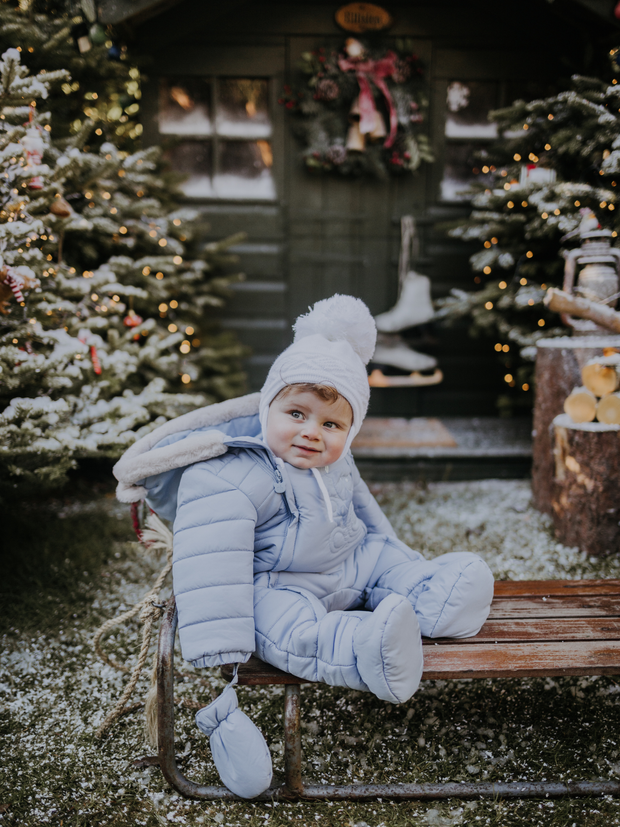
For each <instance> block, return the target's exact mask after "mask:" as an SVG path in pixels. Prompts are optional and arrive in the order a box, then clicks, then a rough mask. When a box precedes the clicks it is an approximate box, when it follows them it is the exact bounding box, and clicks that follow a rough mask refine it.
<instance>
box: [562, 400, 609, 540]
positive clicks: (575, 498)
mask: <svg viewBox="0 0 620 827" xmlns="http://www.w3.org/2000/svg"><path fill="white" fill-rule="evenodd" d="M553 431H554V461H555V462H554V465H555V476H554V480H553V488H552V495H551V509H552V516H553V523H554V526H555V533H556V536H557V537H558V539H559V540H561V541H562V542H563V543H565V544H566V545H568V546H578V547H579V548H580V549H581V550H582V551H585V552H587V553H588V554H590V555H594V556H601V555H606V554H611V553H612V552H617V551H620V486H619V485H618V476H619V474H620V425H606V424H605V423H603V422H583V423H580V424H576V423H575V422H573V420H572V419H571V418H570V417H569V416H568V415H567V414H561V415H560V416H557V417H556V418H555V419H554V420H553Z"/></svg>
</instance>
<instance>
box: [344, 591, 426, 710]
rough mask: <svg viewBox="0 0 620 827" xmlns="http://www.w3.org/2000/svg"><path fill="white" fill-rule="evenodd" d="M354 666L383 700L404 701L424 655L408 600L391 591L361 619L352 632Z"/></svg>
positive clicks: (416, 681) (413, 686)
mask: <svg viewBox="0 0 620 827" xmlns="http://www.w3.org/2000/svg"><path fill="white" fill-rule="evenodd" d="M353 651H354V653H355V658H356V665H357V670H358V672H359V673H360V676H361V678H362V680H363V681H364V683H365V684H366V686H367V687H368V688H369V689H370V691H371V692H372V693H373V694H374V695H376V696H377V698H381V700H383V701H390V702H391V703H397V704H399V703H403V702H404V701H407V700H409V698H410V697H411V696H412V695H413V693H414V692H415V691H416V689H417V688H418V685H419V683H420V679H421V677H422V668H423V662H424V659H423V655H422V638H421V637H420V627H419V625H418V620H417V618H416V616H415V612H414V611H413V607H412V606H411V603H410V602H409V601H408V600H407V598H406V597H403V596H402V595H400V594H391V595H389V596H388V597H386V598H385V599H384V600H382V601H381V603H379V605H378V606H377V608H376V609H375V610H374V612H372V613H371V614H369V615H368V617H367V618H365V619H364V620H362V622H361V623H360V624H359V626H358V627H357V629H356V630H355V633H354V635H353Z"/></svg>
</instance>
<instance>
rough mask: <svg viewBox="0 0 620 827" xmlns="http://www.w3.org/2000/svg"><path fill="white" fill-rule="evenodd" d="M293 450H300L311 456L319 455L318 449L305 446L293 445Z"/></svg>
mask: <svg viewBox="0 0 620 827" xmlns="http://www.w3.org/2000/svg"><path fill="white" fill-rule="evenodd" d="M293 448H298V449H299V450H300V451H307V452H308V453H309V454H318V453H319V449H318V448H307V447H306V446H305V445H293Z"/></svg>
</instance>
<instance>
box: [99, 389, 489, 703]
mask: <svg viewBox="0 0 620 827" xmlns="http://www.w3.org/2000/svg"><path fill="white" fill-rule="evenodd" d="M243 399H244V400H252V399H253V397H244V398H243ZM235 401H236V400H231V401H230V402H228V403H222V405H221V406H212V408H213V409H217V408H222V410H223V414H222V419H223V421H215V422H214V421H213V420H214V419H217V415H218V414H217V411H212V412H211V413H209V414H208V416H207V417H206V420H205V421H207V420H208V421H207V424H206V425H205V424H204V421H201V420H199V419H197V412H193V413H192V414H188V415H186V416H185V417H181V418H179V420H176V422H177V423H178V424H177V425H176V427H175V426H174V424H172V426H171V423H168V424H167V425H166V426H163V429H159V430H160V431H163V432H164V433H165V435H164V436H163V438H162V439H159V440H158V439H157V432H154V433H153V434H151V435H149V437H147V438H145V440H143V442H144V443H145V444H144V446H143V448H142V449H140V448H138V449H137V451H138V453H139V454H140V456H139V457H137V459H134V463H137V464H136V465H135V467H134V468H133V472H126V473H125V476H124V479H125V482H126V483H127V482H128V483H129V487H131V486H133V487H134V488H136V484H138V485H139V486H141V488H140V489H139V490H140V491H141V492H142V496H143V495H144V494H146V498H147V502H148V504H149V505H150V506H151V508H153V510H154V511H156V512H157V513H158V514H159V515H160V516H161V517H163V518H167V519H169V520H173V521H174V567H173V578H174V592H175V595H176V600H177V606H178V612H179V634H180V638H181V645H182V651H183V657H184V658H185V659H186V660H188V661H191V663H192V664H193V665H194V666H216V665H220V664H224V663H236V662H245V661H247V660H248V658H249V657H250V655H251V654H252V653H253V652H256V654H257V655H258V656H259V657H260V658H261V659H263V660H264V661H266V662H268V663H271V664H273V665H274V666H277V667H279V668H280V669H284V670H286V671H288V672H291V673H293V674H295V675H297V676H299V677H302V678H306V679H309V680H314V681H323V682H325V683H328V684H332V685H344V686H348V687H351V688H353V689H361V690H367V689H368V686H367V684H366V683H365V682H364V680H363V679H362V677H361V675H360V671H359V669H358V662H359V658H360V657H364V651H365V649H366V648H367V644H368V642H369V641H368V640H367V636H368V632H367V631H364V630H363V629H364V628H367V627H368V624H366V627H363V624H364V622H365V620H366V619H368V618H369V617H372V615H370V614H369V610H371V611H373V610H375V609H376V608H377V607H378V606H379V604H380V603H381V601H382V600H384V598H389V597H390V596H391V595H396V596H402V597H399V600H400V601H401V603H405V602H406V601H409V603H410V604H411V606H412V607H413V610H414V612H415V617H416V618H417V621H418V623H419V629H420V631H421V633H422V634H423V635H426V636H428V637H446V636H448V637H468V636H471V635H474V634H476V633H477V631H478V630H479V628H480V627H481V626H482V624H483V623H484V621H485V620H486V618H487V616H488V613H489V608H490V604H491V600H492V596H493V578H492V575H491V573H490V571H489V569H488V567H487V566H486V564H485V563H484V562H483V561H482V560H481V558H479V557H478V556H477V555H474V554H471V553H467V552H455V553H450V554H444V555H442V556H440V557H437V558H435V559H433V560H425V559H424V558H423V557H422V556H421V555H420V554H419V553H418V552H416V551H412V550H411V549H410V548H409V547H408V546H406V545H405V544H404V543H402V542H401V541H400V540H399V539H398V538H397V537H396V535H395V532H394V530H393V528H392V526H391V525H390V523H389V521H388V520H387V518H386V517H385V515H384V514H383V512H382V511H381V509H380V507H379V505H378V504H377V502H376V501H375V499H374V497H373V496H372V495H371V493H370V491H369V490H368V487H367V486H366V484H365V483H364V482H363V480H362V479H361V478H360V475H359V472H358V470H357V468H356V466H355V462H354V460H353V457H352V456H351V454H350V453H349V454H347V455H346V456H343V457H341V458H340V459H339V460H338V461H337V462H335V463H334V464H333V465H331V466H328V467H326V468H321V469H299V468H296V467H293V466H291V465H289V464H288V463H285V462H283V461H282V460H281V459H279V458H277V457H276V456H275V455H274V454H273V453H272V452H271V450H270V449H269V448H268V447H267V446H266V445H265V444H264V442H263V441H262V439H261V437H260V424H259V422H258V416H257V415H256V414H252V415H241V416H235V405H234V402H235ZM252 404H254V403H251V404H250V405H249V408H250V409H251V408H252ZM246 409H248V405H247V404H246V405H245V408H244V410H246ZM202 410H203V411H209V409H202ZM203 420H204V417H203ZM197 422H198V427H195V426H196V423H197ZM186 425H189V427H186ZM200 439H207V440H209V439H210V440H211V442H212V443H213V444H217V447H216V448H215V449H213V451H211V453H208V452H207V454H206V455H207V456H211V458H209V459H202V460H198V461H196V460H194V457H195V456H197V455H200V451H198V453H197V452H196V451H195V450H194V449H193V448H192V449H191V450H190V448H188V447H187V446H189V445H190V442H188V440H194V441H197V440H200ZM193 444H194V443H193V442H191V445H193ZM137 445H138V446H139V445H140V443H137ZM132 450H133V449H130V452H128V454H127V455H126V456H129V454H131V451H132ZM210 450H211V449H210ZM158 451H159V454H158ZM216 453H217V454H219V455H215V454H216ZM150 454H151V455H152V456H153V457H157V456H159V455H162V456H164V455H165V456H166V457H170V456H173V457H174V459H173V460H169V459H166V461H165V462H164V463H163V466H165V470H163V471H159V470H158V469H159V468H161V467H163V466H162V462H161V461H159V460H158V461H153V463H151V464H149V455H150ZM202 455H203V456H204V455H205V452H204V451H203V452H202ZM179 456H180V459H179ZM188 460H189V462H188ZM192 460H193V461H192ZM122 462H123V460H122V461H121V463H122ZM121 463H119V466H120V465H121ZM166 463H167V464H166ZM175 463H176V465H175ZM151 465H152V468H153V470H156V471H157V473H152V474H149V475H146V474H144V473H143V472H144V471H145V470H146V471H148V470H149V469H150V468H151ZM171 465H172V467H170V466H171ZM117 467H118V466H117ZM121 471H122V469H121ZM115 473H116V471H115ZM132 473H133V477H132ZM137 475H140V476H137ZM117 476H118V477H119V479H121V480H122V479H123V474H122V473H120V472H119V473H117ZM136 490H138V489H137V488H136ZM132 496H133V495H125V498H126V499H131V497H132ZM133 498H134V499H135V498H136V497H135V496H133ZM403 598H405V599H406V600H404V599H403ZM388 602H389V601H388ZM396 602H398V601H396ZM385 605H387V603H384V606H385ZM407 610H408V611H409V612H410V611H411V610H410V609H408V607H407ZM414 622H415V621H414ZM381 628H383V627H381ZM413 631H415V630H413ZM378 633H379V632H377V630H374V631H373V632H372V634H374V635H375V636H376V634H378ZM415 636H416V637H417V640H414V641H410V642H409V644H408V645H410V646H412V647H414V649H415V651H416V652H419V655H416V657H418V656H419V675H418V680H419V677H420V676H421V672H422V658H421V645H420V643H419V633H416V635H415ZM411 651H414V650H413V649H412V650H411ZM388 677H389V676H388ZM410 694H411V690H410V691H409V694H407V697H409V695H410ZM385 697H386V699H389V700H393V701H394V702H399V701H402V700H406V697H402V692H401V690H400V688H399V686H398V681H397V680H396V681H394V682H392V683H390V681H389V680H388V689H387V694H386V695H385Z"/></svg>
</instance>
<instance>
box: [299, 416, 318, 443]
mask: <svg viewBox="0 0 620 827" xmlns="http://www.w3.org/2000/svg"><path fill="white" fill-rule="evenodd" d="M302 434H303V435H304V436H305V437H307V438H308V439H318V438H319V428H318V425H317V424H316V422H312V421H311V420H306V421H305V422H304V427H303V430H302Z"/></svg>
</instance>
